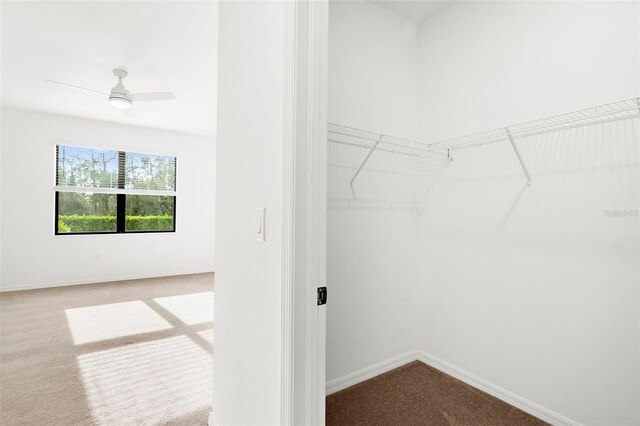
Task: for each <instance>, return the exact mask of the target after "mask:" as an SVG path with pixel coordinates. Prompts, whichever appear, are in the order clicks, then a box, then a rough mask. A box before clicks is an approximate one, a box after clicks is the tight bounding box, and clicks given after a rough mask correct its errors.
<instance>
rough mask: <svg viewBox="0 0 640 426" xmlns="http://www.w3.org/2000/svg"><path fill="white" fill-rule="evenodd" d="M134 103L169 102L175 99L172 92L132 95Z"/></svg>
mask: <svg viewBox="0 0 640 426" xmlns="http://www.w3.org/2000/svg"><path fill="white" fill-rule="evenodd" d="M129 96H131V100H132V101H134V102H135V101H169V100H171V99H175V98H176V97H175V96H173V93H171V92H148V93H132V94H131V95H129Z"/></svg>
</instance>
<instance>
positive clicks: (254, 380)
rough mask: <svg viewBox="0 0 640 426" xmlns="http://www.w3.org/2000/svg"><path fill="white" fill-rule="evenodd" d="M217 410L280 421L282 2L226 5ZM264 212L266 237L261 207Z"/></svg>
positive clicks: (256, 420) (231, 418)
mask: <svg viewBox="0 0 640 426" xmlns="http://www.w3.org/2000/svg"><path fill="white" fill-rule="evenodd" d="M219 13H220V14H219V16H220V33H219V40H220V42H219V43H220V44H219V62H218V63H219V82H218V87H219V92H218V139H217V140H218V144H217V161H218V167H217V192H216V206H217V210H216V225H217V226H216V229H217V232H216V324H215V327H216V333H215V342H214V346H215V348H216V353H215V363H214V403H213V415H214V417H215V421H216V424H220V425H225V426H226V425H253V424H272V425H275V424H279V423H280V414H281V413H280V404H281V387H280V385H281V379H280V374H281V342H282V339H281V293H280V290H281V268H282V263H281V262H282V185H283V179H282V156H283V148H282V145H283V137H284V136H283V111H284V108H283V106H284V100H283V91H284V83H283V80H284V75H285V72H284V55H283V52H284V46H285V42H284V36H285V24H284V22H285V21H284V17H285V3H284V2H221V3H220V10H219ZM262 207H265V208H266V227H265V231H266V241H265V242H260V241H256V223H257V218H256V210H257V209H258V208H262Z"/></svg>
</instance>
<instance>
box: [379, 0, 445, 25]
mask: <svg viewBox="0 0 640 426" xmlns="http://www.w3.org/2000/svg"><path fill="white" fill-rule="evenodd" d="M373 2H374V3H377V4H379V5H382V6H384V7H386V8H389V9H391V10H394V11H396V12H398V13H399V14H400V15H402V16H404V17H405V18H407V19H410V20H412V21H413V22H415V23H417V24H422V23H423V22H424V21H426V20H427V19H429V18H431V17H432V16H434V15H436V14H437V13H439V12H440V11H442V10H443V9H445V8H447V7H449V6H451V5H452V4H453V3H455V1H430V0H414V1H404V0H373Z"/></svg>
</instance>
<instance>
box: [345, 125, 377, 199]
mask: <svg viewBox="0 0 640 426" xmlns="http://www.w3.org/2000/svg"><path fill="white" fill-rule="evenodd" d="M383 136H384V135H380V136H378V140H377V141H376V142H375V143H374V144H373V146H372V147H371V149H370V150H369V152H367V155H366V156H365V157H364V160H362V164H360V167H358V170H356V173H355V174H354V175H353V177H352V178H351V180H350V181H349V188H353V182H354V181H355V180H356V178H357V177H358V175H359V174H360V172H361V171H362V168H363V167H364V165H365V164H367V161H369V157H371V154H373V151H375V150H376V148H377V147H378V144H379V143H380V141H381V140H382V137H383Z"/></svg>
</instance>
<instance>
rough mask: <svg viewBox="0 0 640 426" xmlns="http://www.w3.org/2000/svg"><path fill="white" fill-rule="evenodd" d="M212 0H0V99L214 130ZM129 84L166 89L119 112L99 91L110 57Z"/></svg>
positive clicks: (109, 78) (107, 81) (108, 83)
mask: <svg viewBox="0 0 640 426" xmlns="http://www.w3.org/2000/svg"><path fill="white" fill-rule="evenodd" d="M217 20H218V18H217V4H216V3H213V2H202V1H200V2H162V1H150V2H147V1H141V2H137V1H136V2H134V1H127V2H108V1H102V2H79V1H78V2H57V1H56V2H37V3H35V2H6V1H3V2H2V22H1V26H2V29H1V37H2V39H1V41H2V46H1V47H2V49H1V52H2V56H1V59H2V81H1V83H2V103H3V105H8V106H13V107H18V108H25V109H35V110H39V111H48V112H54V113H60V114H65V115H72V116H79V117H85V118H90V119H97V120H105V121H113V122H122V123H126V124H131V125H136V126H144V127H152V128H158V129H166V130H175V131H181V132H187V133H196V134H206V135H213V134H215V131H216V82H217V46H218V40H217V34H218V28H217V27H218V25H217ZM122 66H123V67H125V68H126V69H127V70H128V71H129V76H128V77H127V78H126V80H125V86H126V87H127V89H129V91H131V92H154V91H171V92H173V93H174V94H175V96H176V98H177V99H175V100H172V101H163V102H140V103H138V104H136V105H135V106H134V109H135V112H136V116H135V117H131V118H128V117H124V116H123V114H122V113H121V111H119V110H117V109H114V108H113V107H111V106H109V105H108V104H107V101H106V99H104V98H101V97H100V95H95V94H91V93H87V92H84V91H80V90H75V89H70V88H65V87H61V86H58V85H54V84H51V83H47V82H45V81H43V80H44V79H51V80H57V81H62V82H67V83H70V84H74V85H79V86H84V87H89V88H94V89H96V90H100V91H103V92H109V90H110V89H111V87H113V86H114V85H115V83H116V81H117V80H116V78H115V77H114V76H113V74H112V73H111V69H112V68H114V67H122Z"/></svg>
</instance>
